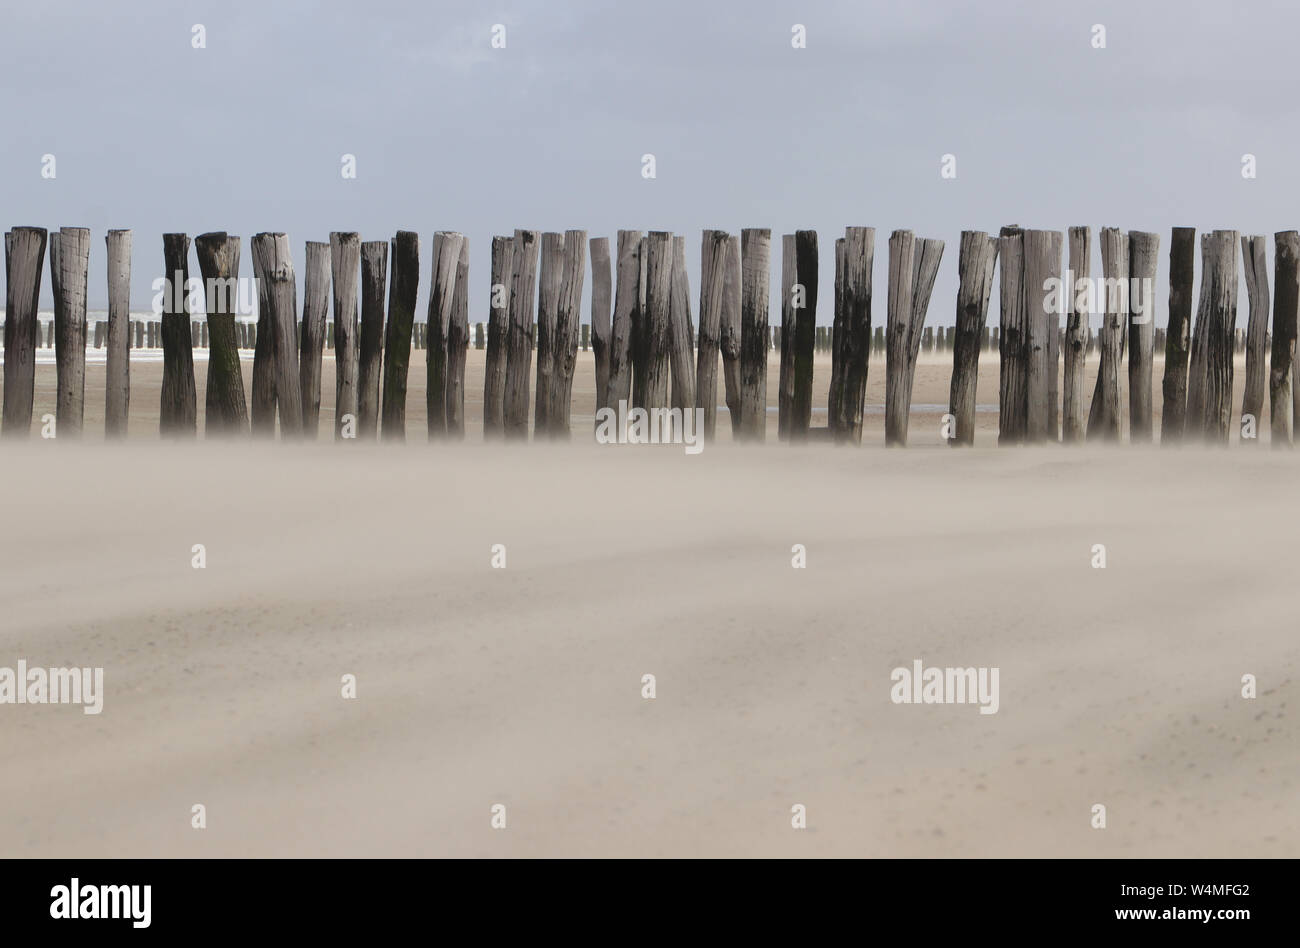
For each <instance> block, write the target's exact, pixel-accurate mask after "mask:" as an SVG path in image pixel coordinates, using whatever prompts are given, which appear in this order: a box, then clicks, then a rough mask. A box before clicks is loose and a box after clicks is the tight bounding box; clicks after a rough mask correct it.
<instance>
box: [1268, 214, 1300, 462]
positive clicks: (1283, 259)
mask: <svg viewBox="0 0 1300 948" xmlns="http://www.w3.org/2000/svg"><path fill="white" fill-rule="evenodd" d="M1273 250H1274V253H1273V256H1274V260H1273V282H1274V283H1275V284H1276V286H1275V293H1274V295H1273V357H1272V359H1271V361H1270V363H1269V373H1268V391H1269V432H1270V436H1269V437H1270V441H1271V442H1272V445H1273V447H1275V448H1285V447H1288V446H1289V445H1290V444H1291V438H1292V434H1293V432H1294V428H1293V419H1292V414H1293V406H1292V394H1291V390H1292V386H1293V385H1294V384H1295V382H1294V381H1293V380H1292V378H1291V376H1292V374H1293V372H1294V367H1295V354H1296V353H1295V350H1296V323H1297V319H1298V317H1300V232H1297V231H1294V230H1285V231H1278V232H1277V233H1276V234H1274V235H1273Z"/></svg>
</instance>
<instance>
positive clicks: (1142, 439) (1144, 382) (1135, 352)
mask: <svg viewBox="0 0 1300 948" xmlns="http://www.w3.org/2000/svg"><path fill="white" fill-rule="evenodd" d="M1259 239H1260V241H1261V242H1262V241H1263V239H1264V238H1263V237H1261V238H1259ZM1159 253H1160V235H1159V234H1151V233H1146V232H1145V231H1140V230H1131V231H1129V234H1128V259H1129V265H1128V273H1129V281H1128V282H1129V287H1130V290H1129V321H1128V417H1129V425H1128V432H1129V434H1128V439H1129V442H1130V443H1131V444H1150V443H1151V440H1152V430H1153V424H1152V417H1151V412H1152V404H1151V371H1152V367H1151V361H1152V351H1153V348H1154V346H1155V287H1156V261H1157V257H1158V254H1159ZM1135 291H1136V293H1137V294H1138V296H1137V298H1136V299H1134V296H1133V294H1134V292H1135ZM1265 292H1266V293H1267V290H1266V291H1265ZM1267 305H1268V304H1267V303H1265V307H1267ZM1139 308H1140V309H1141V312H1138V310H1139ZM1267 324H1268V315H1267V308H1266V310H1265V315H1264V325H1267ZM1261 345H1262V343H1261ZM1260 385H1261V387H1262V386H1263V377H1262V376H1261V378H1260ZM1258 417H1259V416H1258V415H1256V418H1257V419H1258Z"/></svg>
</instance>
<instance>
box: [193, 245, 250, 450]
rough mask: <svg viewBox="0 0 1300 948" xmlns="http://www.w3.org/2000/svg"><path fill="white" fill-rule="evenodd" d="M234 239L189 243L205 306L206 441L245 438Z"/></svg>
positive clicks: (245, 427) (246, 410)
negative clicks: (206, 370) (195, 257)
mask: <svg viewBox="0 0 1300 948" xmlns="http://www.w3.org/2000/svg"><path fill="white" fill-rule="evenodd" d="M239 249H240V241H239V238H238V237H230V236H228V235H227V234H225V233H209V234H200V235H199V236H198V237H195V238H194V253H195V255H196V256H197V257H198V259H199V273H200V275H201V276H202V277H203V287H204V299H205V300H206V307H205V308H206V310H207V319H208V322H207V325H208V327H209V329H208V338H209V340H210V344H209V351H208V382H207V387H206V390H205V392H204V399H203V406H204V407H203V425H204V434H205V435H206V436H207V437H215V436H219V435H231V434H246V433H247V432H248V406H247V403H246V402H245V401H244V373H243V369H242V367H241V366H240V364H239V343H238V341H237V340H236V338H235V311H236V310H237V309H238V293H239Z"/></svg>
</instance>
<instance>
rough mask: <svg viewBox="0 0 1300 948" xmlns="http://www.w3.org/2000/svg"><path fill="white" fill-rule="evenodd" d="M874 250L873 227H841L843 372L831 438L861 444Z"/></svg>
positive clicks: (869, 355)
mask: <svg viewBox="0 0 1300 948" xmlns="http://www.w3.org/2000/svg"><path fill="white" fill-rule="evenodd" d="M875 252H876V230H875V228H874V227H847V228H845V230H844V327H843V331H844V340H843V342H842V345H841V348H842V349H843V351H844V355H845V358H844V375H843V379H842V383H841V389H840V403H839V405H838V406H837V407H838V409H839V417H838V418H837V419H836V420H835V424H834V431H833V432H832V437H834V439H835V440H836V441H837V442H850V443H852V444H861V443H862V413H863V409H864V407H865V405H866V398H867V363H868V360H869V359H870V358H871V268H872V263H873V259H874V257H875Z"/></svg>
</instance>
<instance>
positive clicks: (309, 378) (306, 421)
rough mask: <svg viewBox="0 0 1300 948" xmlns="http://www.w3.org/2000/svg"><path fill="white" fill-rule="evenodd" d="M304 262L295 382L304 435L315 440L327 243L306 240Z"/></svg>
mask: <svg viewBox="0 0 1300 948" xmlns="http://www.w3.org/2000/svg"><path fill="white" fill-rule="evenodd" d="M306 265H307V275H306V279H305V281H304V285H303V294H302V330H301V336H300V337H299V338H300V339H301V348H300V350H299V360H298V384H299V400H300V401H301V402H302V431H303V437H304V438H306V439H307V440H308V441H315V440H316V435H317V433H318V429H319V427H320V374H321V360H322V358H323V357H324V354H325V320H326V319H327V318H328V317H329V305H330V245H329V244H327V243H324V242H321V241H314V240H309V241H307V257H306Z"/></svg>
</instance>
